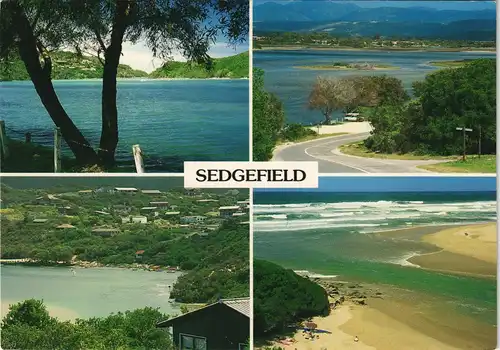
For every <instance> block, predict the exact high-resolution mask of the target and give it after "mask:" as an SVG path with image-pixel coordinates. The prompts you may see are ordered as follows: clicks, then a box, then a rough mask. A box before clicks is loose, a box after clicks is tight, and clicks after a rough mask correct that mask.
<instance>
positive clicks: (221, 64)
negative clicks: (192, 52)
mask: <svg viewBox="0 0 500 350" xmlns="http://www.w3.org/2000/svg"><path fill="white" fill-rule="evenodd" d="M249 67H250V64H249V54H248V52H243V53H240V54H238V55H234V56H228V57H223V58H214V59H212V60H210V61H209V62H208V63H206V64H200V63H196V62H175V61H172V62H167V63H165V64H164V65H163V66H162V67H161V68H158V69H156V70H155V71H153V72H152V73H151V74H150V75H149V77H150V78H198V79H206V78H248V76H249V69H250V68H249Z"/></svg>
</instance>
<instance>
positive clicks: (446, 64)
mask: <svg viewBox="0 0 500 350" xmlns="http://www.w3.org/2000/svg"><path fill="white" fill-rule="evenodd" d="M470 61H472V60H471V59H464V60H453V61H431V62H429V64H430V65H432V66H436V67H441V68H460V67H463V66H464V65H465V64H466V63H468V62H470Z"/></svg>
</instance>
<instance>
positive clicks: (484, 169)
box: [419, 155, 497, 174]
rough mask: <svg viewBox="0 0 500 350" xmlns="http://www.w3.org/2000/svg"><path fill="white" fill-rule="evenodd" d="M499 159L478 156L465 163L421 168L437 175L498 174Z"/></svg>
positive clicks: (491, 156)
mask: <svg viewBox="0 0 500 350" xmlns="http://www.w3.org/2000/svg"><path fill="white" fill-rule="evenodd" d="M496 161H497V158H496V156H494V155H486V156H484V155H483V156H481V157H478V156H477V155H473V156H468V157H467V158H466V159H465V162H464V161H463V160H461V159H459V160H458V159H457V160H455V161H452V162H446V163H439V164H432V165H421V166H419V168H422V169H425V170H429V171H434V172H437V173H491V174H496V172H497V167H496Z"/></svg>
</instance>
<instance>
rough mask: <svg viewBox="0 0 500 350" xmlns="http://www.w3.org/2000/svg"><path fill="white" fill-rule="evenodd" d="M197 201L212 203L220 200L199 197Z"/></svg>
mask: <svg viewBox="0 0 500 350" xmlns="http://www.w3.org/2000/svg"><path fill="white" fill-rule="evenodd" d="M197 202H199V203H210V202H218V200H217V199H198V200H197Z"/></svg>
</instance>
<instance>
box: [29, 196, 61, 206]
mask: <svg viewBox="0 0 500 350" xmlns="http://www.w3.org/2000/svg"><path fill="white" fill-rule="evenodd" d="M54 199H58V198H55V197H50V196H49V195H43V196H40V197H37V198H35V200H34V203H33V204H37V205H53V204H55V203H54Z"/></svg>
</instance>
